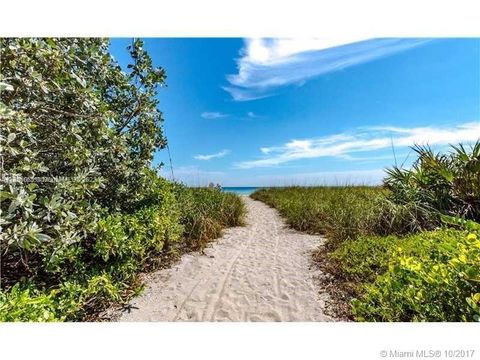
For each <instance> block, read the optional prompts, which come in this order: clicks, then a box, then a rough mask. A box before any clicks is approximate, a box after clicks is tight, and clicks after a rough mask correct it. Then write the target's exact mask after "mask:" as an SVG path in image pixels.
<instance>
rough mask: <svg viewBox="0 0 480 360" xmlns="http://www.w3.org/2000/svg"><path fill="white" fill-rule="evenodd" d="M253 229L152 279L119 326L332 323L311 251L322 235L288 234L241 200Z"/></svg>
mask: <svg viewBox="0 0 480 360" xmlns="http://www.w3.org/2000/svg"><path fill="white" fill-rule="evenodd" d="M243 199H244V201H245V203H246V206H247V210H248V214H247V226H245V227H235V228H230V229H228V230H226V231H225V233H224V236H223V237H222V238H220V239H218V240H217V241H215V243H213V245H212V246H210V247H208V248H207V249H205V255H202V254H200V253H192V254H187V255H184V256H183V257H182V259H181V260H180V262H179V263H178V264H176V265H175V266H174V267H172V268H170V269H164V270H160V271H157V272H155V273H153V274H150V275H149V276H148V278H147V280H146V283H147V288H146V291H145V292H144V293H143V294H142V295H141V296H139V297H137V298H136V299H134V300H133V301H132V302H131V305H133V306H134V307H136V308H138V309H136V308H132V310H131V312H130V313H128V312H124V313H122V315H121V316H120V317H119V321H328V320H331V319H330V318H329V317H328V316H326V315H324V313H323V308H324V303H325V299H326V295H322V297H320V295H319V294H318V288H317V287H316V286H315V280H314V278H315V275H317V274H316V273H315V270H313V269H311V268H310V266H311V260H310V256H311V252H312V250H313V249H315V248H316V247H317V246H318V245H319V243H320V241H322V238H321V237H318V236H311V235H306V234H301V233H299V232H296V231H293V230H290V229H288V228H286V226H285V225H284V222H283V220H282V219H281V218H280V216H279V215H278V213H277V212H276V210H274V209H271V208H269V207H268V206H266V205H265V204H263V203H261V202H259V201H254V200H252V199H250V198H248V197H243Z"/></svg>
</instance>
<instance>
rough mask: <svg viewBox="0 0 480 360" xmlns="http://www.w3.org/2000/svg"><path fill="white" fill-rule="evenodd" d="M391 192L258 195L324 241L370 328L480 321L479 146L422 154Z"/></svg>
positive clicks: (393, 178) (324, 253) (392, 174)
mask: <svg viewBox="0 0 480 360" xmlns="http://www.w3.org/2000/svg"><path fill="white" fill-rule="evenodd" d="M414 149H415V151H416V152H417V154H418V159H417V160H416V161H415V162H414V164H413V166H412V167H411V168H410V169H400V168H396V167H394V168H392V169H389V170H387V176H386V178H385V180H384V186H383V187H354V186H345V187H312V188H300V187H290V188H273V189H263V190H259V191H257V192H256V193H254V194H252V197H253V198H254V199H257V200H261V201H264V202H265V203H267V204H269V205H270V206H273V207H275V208H277V209H278V210H279V212H280V213H281V214H282V215H283V216H284V217H285V218H286V219H287V222H288V223H289V224H290V225H291V226H292V227H294V228H295V229H298V230H301V231H307V232H311V233H322V234H325V235H326V237H327V243H326V246H325V248H324V249H321V250H320V251H319V252H318V254H317V255H316V259H317V260H318V261H319V264H320V266H321V267H322V268H323V269H324V270H325V271H326V272H328V273H329V274H331V275H332V276H333V278H334V279H335V280H334V281H335V285H336V287H335V288H338V287H340V288H341V289H342V290H343V291H342V293H341V294H340V295H339V294H332V295H334V296H336V297H337V298H342V297H347V298H352V297H353V300H352V302H351V305H352V306H351V307H350V310H349V314H350V315H353V316H354V317H355V318H356V319H357V320H366V321H480V241H479V238H480V225H479V224H478V222H479V221H480V211H479V205H480V142H477V143H476V144H475V145H474V146H472V148H471V149H467V148H465V147H464V146H458V147H453V148H452V150H453V151H452V152H451V153H449V154H438V153H435V152H433V151H432V150H431V149H429V148H428V147H415V148H414Z"/></svg>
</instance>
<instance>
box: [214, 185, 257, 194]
mask: <svg viewBox="0 0 480 360" xmlns="http://www.w3.org/2000/svg"><path fill="white" fill-rule="evenodd" d="M257 189H259V188H258V187H253V186H236V187H234V186H226V187H224V188H222V190H223V191H225V192H231V193H234V194H238V195H250V194H251V193H253V192H254V191H255V190H257Z"/></svg>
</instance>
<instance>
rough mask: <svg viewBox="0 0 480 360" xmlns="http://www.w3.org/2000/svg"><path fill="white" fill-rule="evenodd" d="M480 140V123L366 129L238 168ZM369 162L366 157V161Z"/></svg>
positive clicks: (266, 151) (299, 143)
mask: <svg viewBox="0 0 480 360" xmlns="http://www.w3.org/2000/svg"><path fill="white" fill-rule="evenodd" d="M479 138H480V122H478V121H477V122H471V123H464V124H460V125H456V126H452V127H439V126H431V127H416V128H401V127H378V126H377V127H364V128H358V129H356V130H355V131H354V132H352V133H343V134H334V135H329V136H325V137H319V138H310V139H301V140H291V141H289V142H287V143H286V144H284V145H281V146H274V147H262V148H260V151H261V152H262V154H263V157H262V158H260V159H257V160H250V161H244V162H240V163H237V164H236V167H237V168H241V169H250V168H256V167H271V166H277V165H280V164H283V163H286V162H290V161H295V160H300V159H311V158H320V157H343V158H347V159H348V156H349V154H351V153H359V152H369V151H375V150H382V149H388V148H391V147H392V144H393V146H394V147H395V148H397V147H398V148H404V147H408V146H413V145H415V144H418V145H427V144H428V145H448V144H456V143H459V142H473V141H477V140H478V139H479ZM364 159H365V158H364Z"/></svg>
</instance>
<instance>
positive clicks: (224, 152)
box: [193, 149, 230, 160]
mask: <svg viewBox="0 0 480 360" xmlns="http://www.w3.org/2000/svg"><path fill="white" fill-rule="evenodd" d="M228 154H230V150H227V149H225V150H222V151H220V152H218V153H215V154H208V155H195V156H194V157H193V158H194V159H196V160H211V159H215V158H221V157H224V156H225V155H228Z"/></svg>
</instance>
